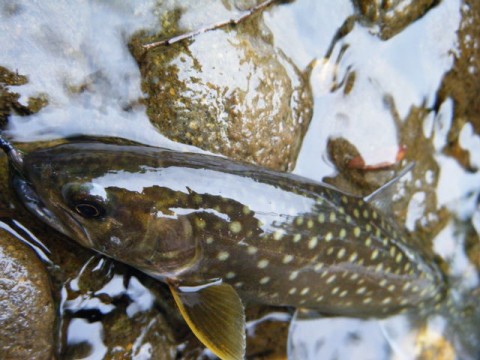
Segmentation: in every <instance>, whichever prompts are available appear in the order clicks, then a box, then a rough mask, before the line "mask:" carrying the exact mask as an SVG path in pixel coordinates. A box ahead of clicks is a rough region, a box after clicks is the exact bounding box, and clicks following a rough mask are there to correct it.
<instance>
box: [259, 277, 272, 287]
mask: <svg viewBox="0 0 480 360" xmlns="http://www.w3.org/2000/svg"><path fill="white" fill-rule="evenodd" d="M269 281H270V277H268V276H265V277H263V278H261V279H260V284H262V285H265V284H266V283H268V282H269Z"/></svg>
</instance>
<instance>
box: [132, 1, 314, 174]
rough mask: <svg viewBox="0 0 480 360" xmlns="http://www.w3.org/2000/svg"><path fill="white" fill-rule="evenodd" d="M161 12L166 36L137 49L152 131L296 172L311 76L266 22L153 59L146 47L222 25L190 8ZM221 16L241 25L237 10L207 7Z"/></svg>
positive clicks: (161, 51)
mask: <svg viewBox="0 0 480 360" xmlns="http://www.w3.org/2000/svg"><path fill="white" fill-rule="evenodd" d="M192 4H193V3H192ZM158 11H159V12H160V14H161V16H160V19H161V23H162V25H163V26H164V27H165V30H164V32H163V33H160V34H156V35H155V36H145V35H138V36H135V37H134V38H133V39H132V40H131V42H130V46H131V49H132V52H133V54H134V56H135V58H136V60H137V61H138V64H139V67H140V71H141V73H142V88H143V90H144V91H145V92H146V93H147V99H146V106H147V114H148V116H149V118H150V120H151V121H152V123H153V124H154V125H155V126H157V127H158V128H159V130H160V131H161V133H162V134H164V135H166V136H167V137H169V138H170V139H172V140H175V141H178V142H182V143H187V144H191V145H195V146H198V147H200V148H202V149H204V150H209V151H212V152H215V153H219V154H223V155H226V156H228V157H231V158H234V159H237V160H243V161H249V162H252V163H256V164H260V165H263V166H266V167H269V168H273V169H277V170H292V169H293V166H294V164H295V160H296V157H297V154H298V151H299V150H300V145H301V141H302V138H303V135H304V134H305V131H306V129H307V127H308V124H309V122H310V118H311V114H312V113H311V107H312V98H311V90H310V87H309V84H308V74H307V73H302V72H301V70H300V69H298V68H297V67H296V65H295V64H294V63H292V62H291V60H290V59H289V58H287V57H286V56H285V54H284V53H283V52H282V51H281V50H280V49H278V48H276V47H275V45H274V42H273V35H272V33H271V31H270V30H269V29H268V27H267V26H266V25H265V23H264V22H263V20H262V16H261V14H260V15H255V16H252V17H251V18H249V19H247V20H245V21H244V22H242V23H241V24H239V25H237V26H235V27H231V26H229V27H225V28H221V29H218V30H214V31H209V32H206V33H203V34H201V35H199V36H197V37H195V39H193V41H192V40H186V41H182V42H178V43H175V44H173V45H169V46H159V47H157V48H155V49H152V50H148V51H145V50H144V49H143V48H142V44H147V43H150V42H152V41H154V40H155V39H158V38H165V37H168V36H169V34H171V33H172V32H173V33H175V34H176V33H178V32H188V31H193V30H196V29H197V28H201V26H202V20H203V21H204V22H205V21H210V23H212V22H214V20H215V16H212V17H208V18H207V19H205V18H203V17H202V15H200V20H199V19H196V18H194V14H195V13H198V12H199V11H200V9H198V8H197V7H196V6H195V5H190V3H189V2H175V5H174V6H173V8H172V9H170V10H163V9H162V8H160V9H159V10H158ZM218 13H220V14H222V16H221V17H220V20H223V21H225V20H228V19H231V18H235V17H238V8H236V7H235V2H225V3H221V2H215V1H209V2H206V3H205V4H202V9H201V14H218ZM166 24H168V25H166ZM180 24H182V25H183V26H181V25H180ZM166 26H168V27H166Z"/></svg>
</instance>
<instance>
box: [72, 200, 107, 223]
mask: <svg viewBox="0 0 480 360" xmlns="http://www.w3.org/2000/svg"><path fill="white" fill-rule="evenodd" d="M74 208H75V211H76V212H77V213H78V214H80V215H81V216H83V217H84V218H87V219H94V218H100V217H103V216H105V212H106V211H105V208H104V207H103V206H101V205H100V204H95V203H92V202H87V201H84V202H80V203H78V204H75V205H74Z"/></svg>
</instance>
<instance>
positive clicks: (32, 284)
mask: <svg viewBox="0 0 480 360" xmlns="http://www.w3.org/2000/svg"><path fill="white" fill-rule="evenodd" d="M55 314H56V311H55V304H54V302H53V298H52V295H51V287H50V281H49V277H48V273H47V271H46V269H45V266H44V265H43V263H42V262H41V261H40V260H39V259H38V257H37V255H36V254H35V253H34V251H33V250H32V249H30V248H29V247H28V246H26V245H25V244H23V243H21V242H20V241H19V240H18V239H17V238H15V237H14V236H12V235H10V234H9V233H7V232H6V231H5V230H3V229H0V328H1V331H0V354H1V358H2V359H51V358H52V356H53V354H54V350H55V334H56V331H55Z"/></svg>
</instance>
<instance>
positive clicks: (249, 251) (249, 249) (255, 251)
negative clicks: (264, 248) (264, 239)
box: [247, 246, 258, 255]
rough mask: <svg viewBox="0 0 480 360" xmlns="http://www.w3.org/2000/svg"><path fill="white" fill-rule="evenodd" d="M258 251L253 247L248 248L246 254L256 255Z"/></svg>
mask: <svg viewBox="0 0 480 360" xmlns="http://www.w3.org/2000/svg"><path fill="white" fill-rule="evenodd" d="M257 251H258V249H257V248H256V247H255V246H249V247H248V248H247V253H249V254H250V255H254V254H256V253H257Z"/></svg>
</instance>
